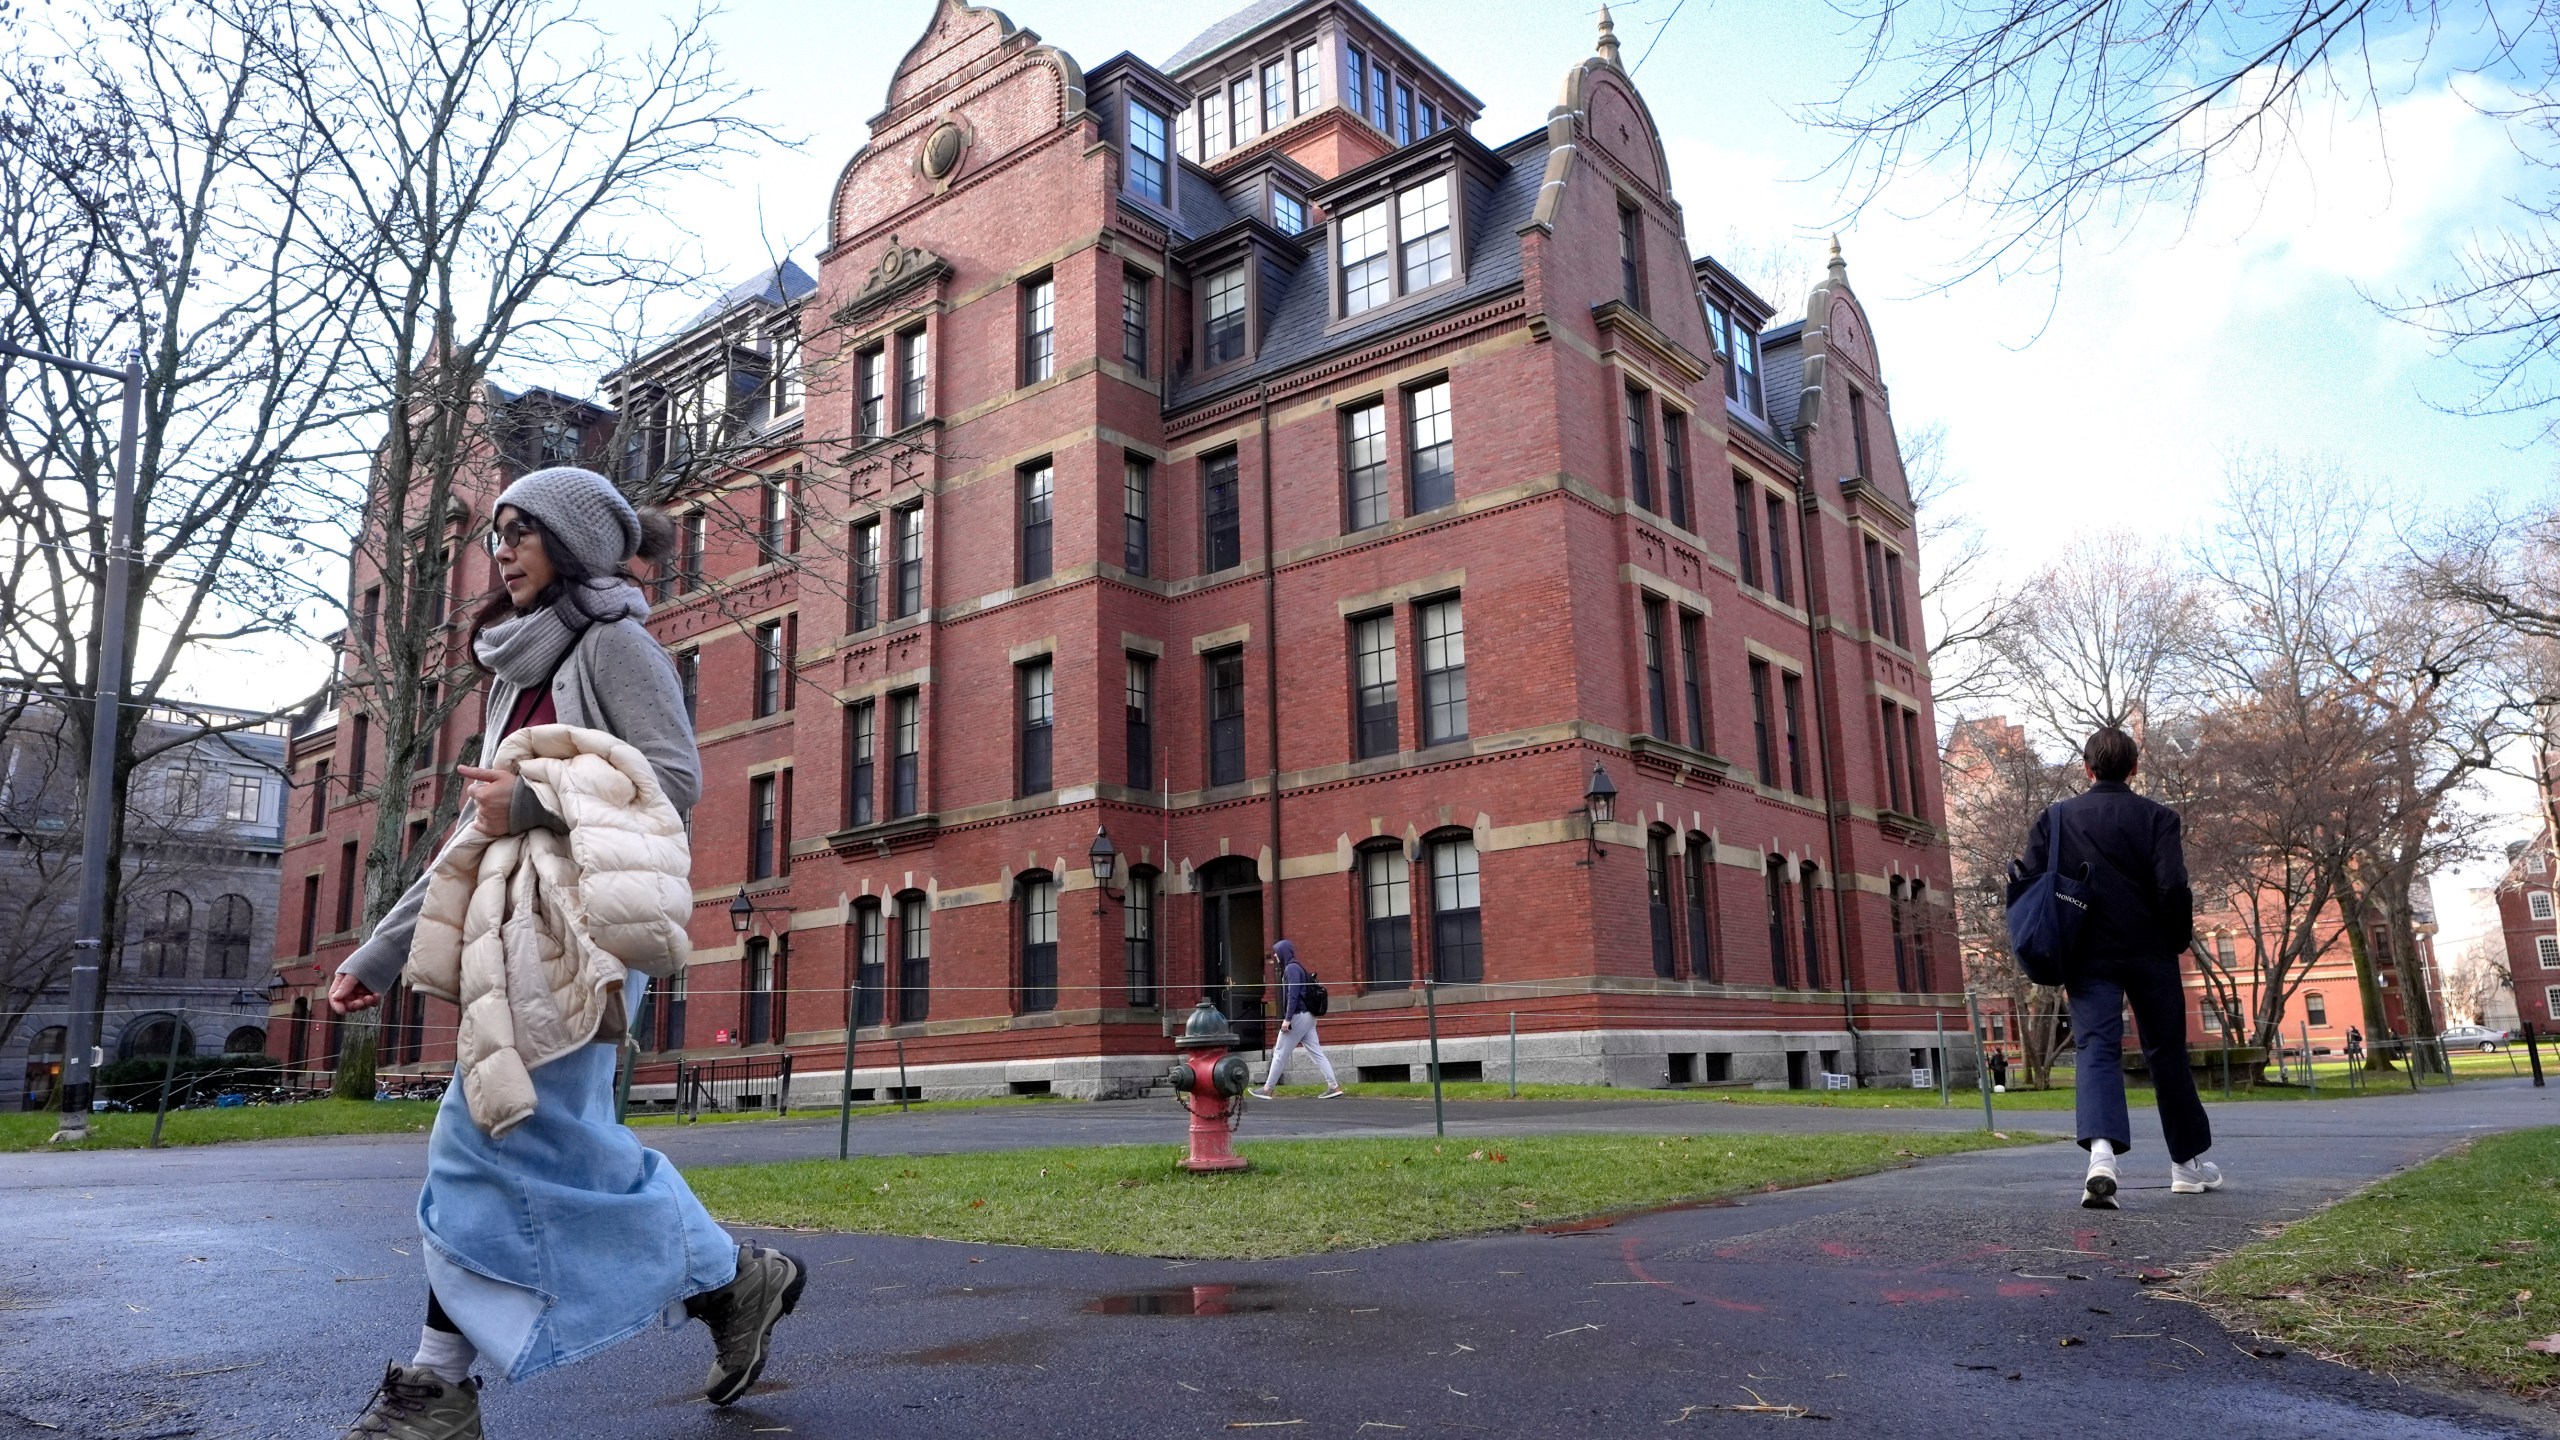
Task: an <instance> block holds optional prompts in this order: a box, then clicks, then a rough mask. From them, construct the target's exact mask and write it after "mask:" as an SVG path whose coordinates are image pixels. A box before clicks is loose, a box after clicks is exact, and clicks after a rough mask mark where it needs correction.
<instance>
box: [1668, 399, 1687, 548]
mask: <svg viewBox="0 0 2560 1440" xmlns="http://www.w3.org/2000/svg"><path fill="white" fill-rule="evenodd" d="M1688 428H1689V417H1688V416H1687V415H1685V414H1683V413H1681V412H1680V411H1678V410H1675V409H1673V408H1671V407H1670V406H1668V405H1665V406H1663V407H1662V502H1663V504H1664V505H1666V506H1668V507H1670V508H1669V510H1668V512H1667V513H1668V514H1669V515H1670V517H1671V523H1672V524H1674V525H1677V526H1679V527H1680V528H1681V529H1683V530H1686V529H1688V528H1689V446H1688V442H1687V441H1686V440H1685V439H1683V438H1682V436H1683V433H1684V432H1685V431H1687V429H1688Z"/></svg>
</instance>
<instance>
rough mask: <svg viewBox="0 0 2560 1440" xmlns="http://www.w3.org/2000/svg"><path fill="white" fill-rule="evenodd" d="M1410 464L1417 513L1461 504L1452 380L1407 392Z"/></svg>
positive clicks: (1406, 427)
mask: <svg viewBox="0 0 2560 1440" xmlns="http://www.w3.org/2000/svg"><path fill="white" fill-rule="evenodd" d="M1405 414H1406V416H1407V417H1408V418H1407V420H1406V421H1405V429H1406V444H1405V454H1406V457H1407V463H1409V464H1410V465H1412V467H1413V513H1415V514H1417V515H1419V514H1421V513H1422V512H1423V511H1425V510H1437V509H1439V508H1440V507H1441V506H1443V505H1454V504H1456V503H1458V466H1457V459H1456V455H1457V445H1456V442H1455V436H1454V432H1453V431H1452V429H1451V427H1450V424H1449V382H1448V381H1446V380H1435V381H1433V382H1431V383H1430V384H1428V385H1425V386H1422V387H1421V388H1419V389H1415V390H1408V391H1406V392H1405Z"/></svg>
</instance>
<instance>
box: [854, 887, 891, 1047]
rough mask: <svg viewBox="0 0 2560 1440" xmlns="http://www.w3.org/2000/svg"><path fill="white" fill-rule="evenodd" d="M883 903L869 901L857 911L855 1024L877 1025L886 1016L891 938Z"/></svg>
mask: <svg viewBox="0 0 2560 1440" xmlns="http://www.w3.org/2000/svg"><path fill="white" fill-rule="evenodd" d="M882 923H883V917H882V915H881V913H880V902H879V901H877V900H865V901H863V902H862V903H861V904H859V905H856V906H854V907H853V984H854V997H853V1023H854V1024H855V1026H857V1027H860V1026H865V1025H877V1024H879V1023H880V1017H881V1016H882V1015H883V1014H884V1013H886V1006H885V1003H884V1002H885V1001H886V1000H887V999H888V994H889V954H888V949H887V946H888V938H889V937H888V936H887V935H886V934H884V933H882Z"/></svg>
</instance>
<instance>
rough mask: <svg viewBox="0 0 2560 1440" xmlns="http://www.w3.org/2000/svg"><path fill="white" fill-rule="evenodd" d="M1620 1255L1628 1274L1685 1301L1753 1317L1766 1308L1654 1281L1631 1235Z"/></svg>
mask: <svg viewBox="0 0 2560 1440" xmlns="http://www.w3.org/2000/svg"><path fill="white" fill-rule="evenodd" d="M1716 1253H1717V1254H1718V1255H1723V1254H1724V1252H1723V1251H1718V1252H1716ZM1618 1255H1619V1258H1621V1259H1623V1260H1625V1261H1626V1262H1627V1273H1628V1274H1630V1275H1632V1276H1634V1277H1635V1278H1637V1279H1638V1280H1644V1281H1648V1282H1650V1283H1652V1284H1655V1285H1659V1286H1661V1287H1662V1288H1663V1289H1665V1290H1668V1291H1670V1292H1671V1293H1672V1294H1674V1295H1677V1296H1680V1297H1681V1298H1682V1299H1684V1300H1697V1301H1701V1302H1703V1303H1705V1304H1708V1305H1713V1306H1715V1307H1717V1308H1718V1309H1722V1310H1740V1311H1743V1312H1744V1313H1746V1314H1751V1315H1757V1314H1760V1313H1762V1311H1763V1309H1764V1308H1765V1307H1763V1306H1759V1305H1753V1304H1750V1303H1748V1302H1746V1301H1741V1300H1727V1299H1725V1298H1723V1297H1722V1296H1717V1295H1701V1294H1699V1293H1698V1292H1697V1291H1695V1290H1691V1289H1689V1288H1687V1287H1686V1286H1682V1285H1675V1284H1673V1283H1672V1282H1670V1281H1668V1280H1656V1279H1654V1277H1653V1276H1652V1275H1650V1274H1647V1273H1646V1271H1645V1268H1644V1264H1643V1262H1641V1261H1639V1260H1637V1259H1636V1237H1634V1236H1633V1235H1630V1236H1628V1237H1627V1238H1626V1239H1625V1240H1623V1241H1620V1242H1619V1244H1618ZM1726 1258H1728V1259H1729V1258H1731V1257H1730V1256H1727V1257H1726Z"/></svg>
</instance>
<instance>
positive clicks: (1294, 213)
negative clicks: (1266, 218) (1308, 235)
mask: <svg viewBox="0 0 2560 1440" xmlns="http://www.w3.org/2000/svg"><path fill="white" fill-rule="evenodd" d="M1271 223H1272V225H1273V227H1274V228H1276V229H1278V230H1279V231H1280V233H1281V234H1283V235H1297V234H1302V233H1304V232H1305V230H1306V228H1307V202H1306V201H1304V200H1301V199H1299V198H1298V197H1297V196H1295V195H1292V194H1290V193H1289V192H1288V191H1286V190H1273V191H1272V192H1271Z"/></svg>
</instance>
